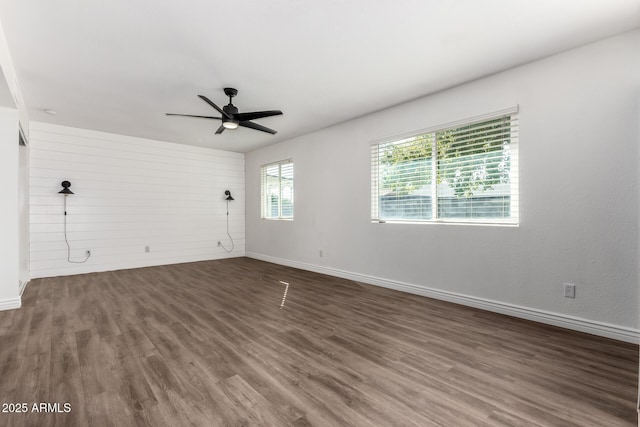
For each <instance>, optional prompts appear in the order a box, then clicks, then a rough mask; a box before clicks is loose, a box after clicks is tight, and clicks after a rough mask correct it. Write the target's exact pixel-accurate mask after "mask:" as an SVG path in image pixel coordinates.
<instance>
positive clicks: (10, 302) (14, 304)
mask: <svg viewBox="0 0 640 427" xmlns="http://www.w3.org/2000/svg"><path fill="white" fill-rule="evenodd" d="M20 307H22V299H21V298H20V297H17V298H10V299H5V300H0V311H4V310H14V309H16V308H20Z"/></svg>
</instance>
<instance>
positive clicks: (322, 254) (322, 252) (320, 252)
mask: <svg viewBox="0 0 640 427" xmlns="http://www.w3.org/2000/svg"><path fill="white" fill-rule="evenodd" d="M319 255H320V258H322V257H323V256H324V251H323V250H322V249H320V251H319Z"/></svg>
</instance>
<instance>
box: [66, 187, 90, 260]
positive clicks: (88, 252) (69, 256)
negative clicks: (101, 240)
mask: <svg viewBox="0 0 640 427" xmlns="http://www.w3.org/2000/svg"><path fill="white" fill-rule="evenodd" d="M72 194H73V193H72ZM64 242H65V243H66V244H67V261H68V262H70V263H72V264H82V263H84V262H87V260H88V259H89V257H90V256H91V252H90V251H87V255H86V256H85V258H84V259H83V260H82V261H74V260H72V259H71V246H70V245H69V240H68V239H67V195H66V194H65V195H64Z"/></svg>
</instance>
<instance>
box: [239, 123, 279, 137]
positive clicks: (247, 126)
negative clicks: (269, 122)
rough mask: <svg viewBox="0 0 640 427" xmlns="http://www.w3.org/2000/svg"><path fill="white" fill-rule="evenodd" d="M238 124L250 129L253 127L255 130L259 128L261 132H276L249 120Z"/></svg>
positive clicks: (273, 133)
mask: <svg viewBox="0 0 640 427" xmlns="http://www.w3.org/2000/svg"><path fill="white" fill-rule="evenodd" d="M239 125H240V126H243V127H246V128H251V129H255V130H261V131H262V132H267V133H270V134H272V135H275V134H276V133H277V132H276V131H275V130H273V129H269V128H268V127H264V126H262V125H259V124H257V123H253V122H249V121H244V122H240V123H239Z"/></svg>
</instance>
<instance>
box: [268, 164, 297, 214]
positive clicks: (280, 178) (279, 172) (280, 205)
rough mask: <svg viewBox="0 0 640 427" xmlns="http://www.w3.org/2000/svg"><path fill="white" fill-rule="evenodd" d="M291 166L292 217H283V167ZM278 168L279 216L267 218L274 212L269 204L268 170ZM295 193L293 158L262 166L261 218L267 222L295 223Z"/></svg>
mask: <svg viewBox="0 0 640 427" xmlns="http://www.w3.org/2000/svg"><path fill="white" fill-rule="evenodd" d="M287 165H291V175H292V177H291V183H290V184H291V185H290V186H291V216H285V215H283V203H282V202H283V197H282V193H283V188H284V187H283V185H282V180H283V176H282V168H283V166H287ZM276 166H277V168H278V176H277V179H278V195H277V197H278V200H277V211H278V215H277V216H267V214H268V213H269V212H271V210H272V208H273V207H272V206H271V205H268V203H267V199H266V196H267V191H266V190H267V179H266V178H267V170H268V169H269V168H271V167H276ZM294 191H295V167H294V162H293V159H292V158H289V159H284V160H279V161H277V162H271V163H265V164H263V165H260V218H261V219H266V220H277V221H278V220H280V221H293V218H294V214H295V208H294V200H295V198H294Z"/></svg>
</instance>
